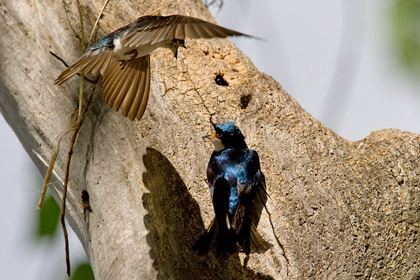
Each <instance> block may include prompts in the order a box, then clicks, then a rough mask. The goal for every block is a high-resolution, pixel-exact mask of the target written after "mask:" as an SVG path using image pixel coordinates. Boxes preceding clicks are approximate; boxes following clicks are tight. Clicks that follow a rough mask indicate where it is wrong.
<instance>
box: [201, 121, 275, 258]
mask: <svg viewBox="0 0 420 280" xmlns="http://www.w3.org/2000/svg"><path fill="white" fill-rule="evenodd" d="M212 124H213V127H214V130H215V132H214V133H213V134H212V135H209V136H205V138H208V139H210V140H211V141H212V142H213V144H214V151H213V153H212V155H211V157H210V161H209V164H208V166H207V180H208V184H209V189H210V195H211V197H212V201H213V208H214V212H215V216H216V217H215V218H214V219H213V221H212V222H211V224H210V226H209V228H208V229H207V232H206V233H204V234H203V235H202V236H201V237H200V239H199V240H198V241H197V242H196V244H195V245H194V247H193V249H195V250H198V251H199V253H200V254H204V253H206V252H207V251H208V250H209V249H210V247H211V244H212V243H213V242H214V241H215V242H216V248H217V253H218V254H220V253H224V252H227V253H229V254H232V253H234V252H236V251H237V248H239V249H240V251H243V252H244V253H246V254H247V255H249V253H250V251H251V249H252V250H253V251H255V252H262V251H265V250H266V249H268V248H269V247H270V246H271V244H270V243H268V242H267V241H265V240H264V239H263V238H262V237H261V235H260V234H259V233H258V232H257V230H256V227H255V225H254V224H253V223H252V220H251V217H250V214H251V213H250V209H251V207H252V203H253V200H254V197H255V196H256V193H257V191H258V188H259V187H261V182H260V180H261V177H262V173H261V171H260V161H259V157H258V154H257V152H256V151H253V150H249V149H248V147H247V145H246V143H245V137H244V136H243V135H242V133H241V131H240V130H239V128H238V127H236V126H235V123H233V122H226V123H222V124H217V125H216V124H214V123H213V122H212Z"/></svg>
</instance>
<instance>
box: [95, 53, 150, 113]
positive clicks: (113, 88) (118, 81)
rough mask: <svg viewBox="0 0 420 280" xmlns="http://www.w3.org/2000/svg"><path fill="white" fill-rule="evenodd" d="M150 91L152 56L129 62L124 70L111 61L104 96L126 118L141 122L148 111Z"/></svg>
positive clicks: (104, 81)
mask: <svg viewBox="0 0 420 280" xmlns="http://www.w3.org/2000/svg"><path fill="white" fill-rule="evenodd" d="M149 89H150V55H145V56H142V57H139V58H136V59H133V60H131V61H127V62H126V65H125V66H124V68H123V69H121V66H120V64H119V62H118V61H115V60H111V62H110V65H109V70H108V71H107V72H106V73H105V74H104V75H103V81H102V94H103V97H104V99H105V102H106V103H107V104H108V105H109V106H110V107H111V108H113V109H114V110H115V111H118V110H119V109H120V107H121V108H122V114H123V115H124V117H126V116H127V115H128V117H129V118H130V119H131V120H134V119H137V120H140V119H141V117H142V116H143V114H144V111H145V110H146V106H147V101H148V99H149Z"/></svg>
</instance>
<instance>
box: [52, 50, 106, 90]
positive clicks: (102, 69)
mask: <svg viewBox="0 0 420 280" xmlns="http://www.w3.org/2000/svg"><path fill="white" fill-rule="evenodd" d="M113 54H114V52H113V51H111V50H107V51H102V52H87V53H85V54H84V55H83V56H82V57H80V58H79V59H78V60H76V62H74V63H73V64H72V65H70V66H69V67H68V68H67V69H66V70H64V71H63V72H62V73H61V74H60V75H59V76H58V77H57V79H56V80H55V81H54V83H55V84H58V85H61V84H62V83H64V82H65V81H67V80H68V79H70V78H71V77H73V76H74V75H76V74H78V73H84V74H90V73H92V74H93V75H94V76H98V75H99V74H101V75H104V74H105V73H106V72H107V70H108V67H109V65H110V63H111V61H112V56H113Z"/></svg>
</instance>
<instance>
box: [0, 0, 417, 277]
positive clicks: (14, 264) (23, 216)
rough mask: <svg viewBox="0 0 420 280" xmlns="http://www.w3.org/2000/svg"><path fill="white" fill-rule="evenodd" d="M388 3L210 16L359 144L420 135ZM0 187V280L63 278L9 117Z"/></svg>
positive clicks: (257, 6)
mask: <svg viewBox="0 0 420 280" xmlns="http://www.w3.org/2000/svg"><path fill="white" fill-rule="evenodd" d="M390 3H391V1H390V0H370V1H364V0H352V1H344V0H341V1H338V0H321V1H308V0H306V1H304V0H299V1H287V0H259V1H256V0H224V6H223V8H222V10H221V11H219V12H217V9H212V10H213V14H214V15H215V17H216V20H217V22H218V23H219V24H221V25H223V26H226V27H229V28H232V29H236V30H238V31H241V32H244V33H248V34H251V35H256V36H258V37H262V38H264V39H265V40H266V41H257V40H252V39H248V38H235V39H234V41H235V43H236V44H237V46H238V47H239V48H240V49H241V50H242V51H243V52H244V53H245V54H246V55H248V56H249V57H250V58H251V60H252V61H253V63H254V64H255V65H256V66H257V67H258V68H259V69H260V71H262V72H265V73H267V74H269V75H271V76H273V77H274V78H275V79H276V80H277V81H278V82H279V83H280V84H281V85H282V86H283V87H284V88H285V89H286V91H287V92H288V93H289V94H290V95H291V96H293V97H294V98H295V99H296V100H297V101H298V102H299V103H300V104H301V106H302V107H303V108H304V109H305V110H306V111H308V112H309V113H311V114H312V115H313V116H314V117H315V118H317V119H319V120H321V121H322V122H323V123H324V124H325V125H326V126H327V127H329V128H331V129H333V130H334V131H336V132H337V133H338V134H340V135H341V136H343V137H345V138H348V139H350V140H360V139H363V138H364V137H366V136H367V135H368V134H369V133H370V132H371V131H374V130H379V129H384V128H398V129H401V130H407V131H412V132H416V133H420V126H419V122H418V120H419V119H420V110H419V109H418V108H419V106H420V92H419V90H420V84H419V83H418V82H416V81H414V79H412V78H410V77H409V76H408V75H407V74H406V73H404V71H403V70H402V69H401V67H400V66H399V65H398V62H397V61H396V58H395V54H394V53H393V52H392V46H391V39H390V32H389V31H388V30H389V21H388V18H387V17H388V15H389V5H390ZM123 24H125V23H121V25H123ZM118 27H120V26H115V28H118ZM187 44H188V42H187ZM181 51H182V50H181ZM57 133H58V132H57ZM203 172H204V171H203ZM0 178H2V186H1V187H2V189H3V192H2V195H1V198H0V207H1V209H0V221H1V223H2V230H1V231H0V248H1V249H0V268H1V276H2V278H3V279H26V280H31V279H34V280H35V279H36V280H39V279H43V280H49V279H65V264H64V243H63V239H62V237H61V236H62V232H61V228H60V230H59V231H60V234H59V237H58V238H56V239H55V242H54V243H53V244H47V242H42V243H44V244H34V242H32V240H31V234H32V230H33V228H34V227H33V224H34V222H35V219H36V211H37V210H35V208H36V203H37V200H38V197H39V190H40V189H41V177H40V175H39V174H38V172H37V171H36V170H35V167H34V165H33V164H32V162H31V161H30V159H29V157H28V156H27V155H26V153H25V152H24V150H23V148H22V147H21V144H20V143H19V141H18V139H17V138H16V136H15V135H14V133H13V132H12V130H11V129H10V128H9V127H8V125H7V124H6V123H5V121H4V119H3V118H2V117H0ZM70 244H71V248H70V254H71V256H72V264H73V266H74V265H76V262H77V260H80V258H82V256H83V254H84V253H83V251H82V247H81V245H80V244H79V242H78V240H77V238H76V237H75V235H74V234H73V235H72V238H71V240H70Z"/></svg>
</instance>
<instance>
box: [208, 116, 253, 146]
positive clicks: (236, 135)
mask: <svg viewBox="0 0 420 280" xmlns="http://www.w3.org/2000/svg"><path fill="white" fill-rule="evenodd" d="M210 122H211V124H212V125H213V128H214V132H213V134H211V135H207V136H204V138H207V139H210V141H211V142H212V143H213V145H214V150H215V151H221V150H224V149H226V148H246V144H245V137H244V136H243V134H242V132H241V131H240V130H239V128H238V127H237V126H235V123H234V122H225V123H221V124H215V123H213V122H212V121H211V120H210Z"/></svg>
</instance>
